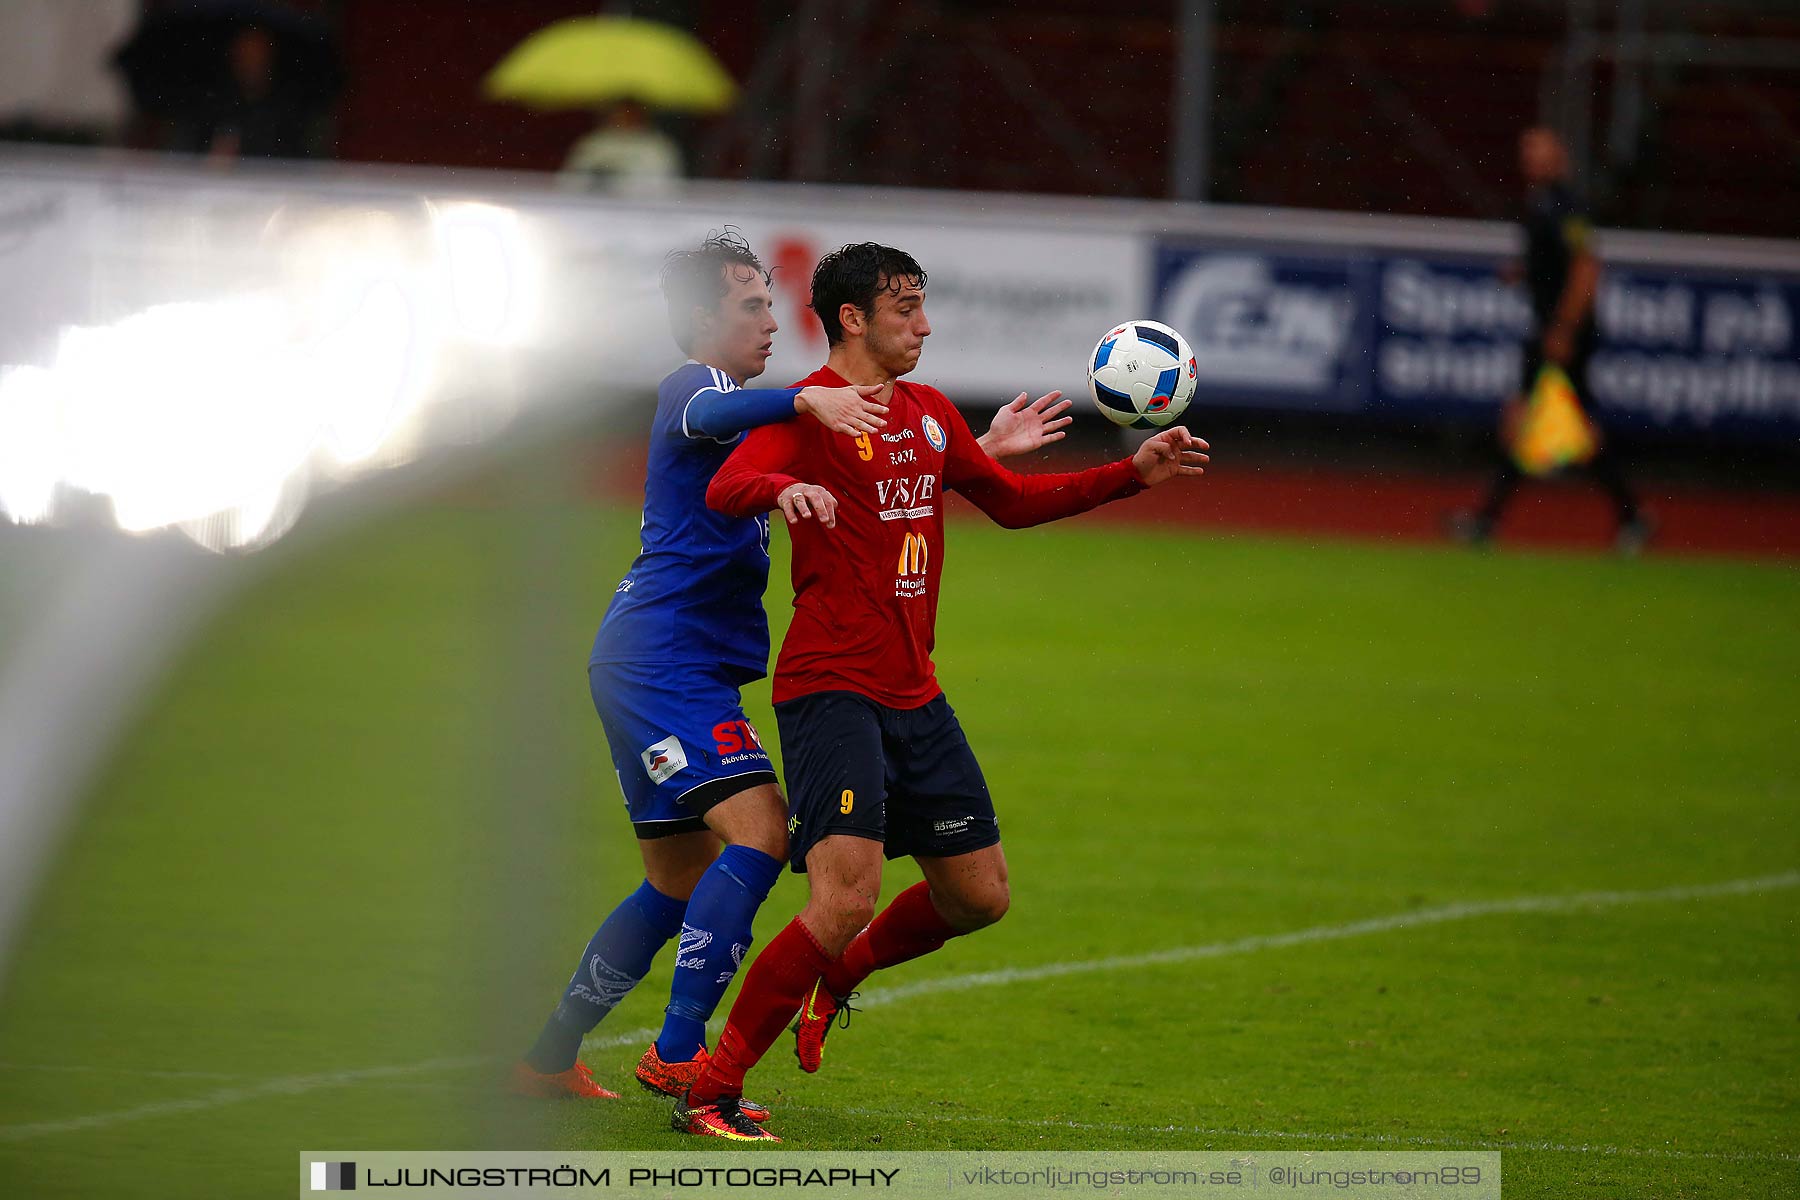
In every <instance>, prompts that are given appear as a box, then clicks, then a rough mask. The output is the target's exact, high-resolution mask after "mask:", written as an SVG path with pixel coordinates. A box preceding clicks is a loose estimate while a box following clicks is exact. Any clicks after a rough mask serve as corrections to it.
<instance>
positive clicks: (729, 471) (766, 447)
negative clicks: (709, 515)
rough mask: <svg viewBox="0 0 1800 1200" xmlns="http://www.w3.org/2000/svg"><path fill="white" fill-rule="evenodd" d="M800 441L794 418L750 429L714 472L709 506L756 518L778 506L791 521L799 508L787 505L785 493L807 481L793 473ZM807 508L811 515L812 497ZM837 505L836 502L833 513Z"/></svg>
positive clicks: (798, 460)
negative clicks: (782, 422)
mask: <svg viewBox="0 0 1800 1200" xmlns="http://www.w3.org/2000/svg"><path fill="white" fill-rule="evenodd" d="M800 442H801V439H800V434H799V430H798V428H797V427H796V425H795V424H794V422H792V421H789V422H788V423H786V424H784V425H764V426H763V427H762V428H761V429H753V430H751V431H750V434H749V436H748V437H746V438H745V439H744V440H743V441H742V442H741V443H740V444H739V445H738V448H737V449H735V450H733V451H732V452H731V454H730V456H729V457H727V458H726V459H725V461H724V462H723V463H721V464H720V465H719V469H718V470H717V471H715V472H713V477H712V482H711V483H709V484H707V485H706V504H707V507H709V508H713V509H717V510H718V511H719V512H722V513H724V514H726V515H727V516H732V517H754V516H756V515H757V514H759V513H766V512H768V511H769V510H770V509H774V508H779V509H781V510H782V511H783V512H784V513H785V514H786V515H787V517H788V519H789V520H790V521H791V520H793V519H795V517H796V516H798V510H797V508H790V507H789V505H787V504H784V503H783V501H782V496H783V494H784V493H785V492H787V491H788V490H789V489H790V488H793V487H795V486H797V485H801V484H804V483H805V482H806V481H805V480H803V479H797V478H795V477H794V475H793V474H792V472H793V471H794V470H796V469H797V468H798V464H799V462H800ZM807 508H808V510H809V512H808V515H811V513H810V509H811V508H812V505H811V503H810V500H809V502H808V504H807ZM835 508H836V506H835V503H834V504H833V511H834V512H835Z"/></svg>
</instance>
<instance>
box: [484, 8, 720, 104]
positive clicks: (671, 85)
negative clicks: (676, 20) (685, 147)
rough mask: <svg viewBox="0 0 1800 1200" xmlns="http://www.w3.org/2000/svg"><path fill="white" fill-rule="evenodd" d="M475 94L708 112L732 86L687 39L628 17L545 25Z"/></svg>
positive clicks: (674, 30) (653, 23) (708, 56)
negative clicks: (631, 102) (629, 102)
mask: <svg viewBox="0 0 1800 1200" xmlns="http://www.w3.org/2000/svg"><path fill="white" fill-rule="evenodd" d="M482 90H483V91H484V92H486V93H487V95H488V96H489V97H490V98H491V99H494V100H510V101H512V102H513V103H516V104H525V105H529V106H530V107H532V108H545V109H559V108H595V107H597V106H599V105H602V104H607V103H611V102H615V101H620V100H635V101H637V102H638V103H640V104H645V105H648V106H650V107H652V108H664V109H677V110H680V111H683V112H700V113H714V112H722V111H724V110H725V109H727V108H730V107H731V104H732V101H733V100H735V99H736V98H737V84H735V83H733V82H732V80H731V76H730V75H728V74H726V73H725V68H723V67H721V66H720V65H719V60H718V59H716V58H714V57H713V54H712V51H711V50H708V49H707V48H706V46H705V45H704V44H702V43H701V42H700V41H699V40H698V39H697V38H695V37H694V36H693V35H692V34H690V33H688V32H687V31H686V30H683V29H677V28H676V27H675V26H673V25H664V24H662V23H661V22H660V21H644V20H638V19H636V18H632V17H571V18H570V19H569V20H566V21H558V22H557V23H556V24H554V25H550V26H546V27H545V28H543V29H540V30H538V31H537V32H536V33H534V34H532V35H531V36H530V37H528V38H526V39H525V40H524V41H523V42H520V43H519V44H518V45H517V46H515V47H514V48H513V51H512V53H510V54H508V55H507V56H506V58H505V59H503V60H502V61H501V63H500V65H499V66H497V67H495V68H494V69H493V70H492V71H491V72H489V73H488V77H487V78H486V79H485V80H483V81H482Z"/></svg>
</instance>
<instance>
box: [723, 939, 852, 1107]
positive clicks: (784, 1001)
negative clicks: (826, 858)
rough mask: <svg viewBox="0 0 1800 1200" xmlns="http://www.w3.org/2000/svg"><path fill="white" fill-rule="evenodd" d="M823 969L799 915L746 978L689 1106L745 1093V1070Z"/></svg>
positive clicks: (816, 945) (821, 957) (819, 954)
mask: <svg viewBox="0 0 1800 1200" xmlns="http://www.w3.org/2000/svg"><path fill="white" fill-rule="evenodd" d="M864 933H865V934H866V933H867V930H865V931H864ZM827 965H828V960H827V959H826V956H825V951H824V950H822V949H820V947H819V943H818V940H817V939H816V938H814V937H813V935H812V931H811V930H809V929H808V928H807V927H806V926H804V925H802V924H801V923H800V918H799V917H795V918H794V919H793V920H792V921H789V922H788V923H787V925H786V926H785V927H784V928H783V929H782V931H781V932H780V933H778V934H776V935H775V938H774V940H773V941H771V942H770V943H769V944H768V945H767V946H764V947H763V951H762V953H761V954H758V955H757V956H756V961H755V962H753V963H751V964H750V970H749V971H748V972H747V973H746V974H745V975H744V988H743V990H742V991H741V992H739V993H738V998H737V1002H736V1003H734V1004H733V1005H732V1006H731V1015H730V1016H729V1017H727V1018H726V1020H725V1032H723V1033H721V1034H720V1035H719V1045H718V1048H717V1049H716V1050H714V1051H713V1054H712V1058H711V1061H709V1062H708V1063H707V1066H706V1069H705V1070H704V1071H702V1072H701V1073H700V1078H699V1079H698V1080H696V1081H695V1082H694V1086H693V1089H692V1091H690V1092H689V1096H690V1098H691V1103H694V1104H711V1103H712V1102H713V1101H715V1100H717V1099H718V1098H719V1097H720V1096H740V1095H742V1094H743V1092H744V1072H745V1071H748V1070H749V1069H750V1068H751V1067H754V1066H755V1065H756V1064H757V1062H758V1061H760V1060H761V1058H762V1056H763V1055H764V1054H766V1053H767V1052H768V1049H769V1047H770V1046H773V1045H774V1044H775V1039H776V1038H778V1037H780V1036H781V1031H782V1030H783V1029H786V1028H787V1026H788V1023H789V1022H790V1021H792V1020H793V1019H794V1013H796V1012H797V1011H799V1008H800V1005H801V1004H802V1003H803V1002H804V1001H805V1000H806V993H807V992H808V991H809V990H810V989H811V988H812V985H813V982H814V981H815V980H817V979H818V978H819V976H821V975H823V974H824V973H825V968H826V966H827Z"/></svg>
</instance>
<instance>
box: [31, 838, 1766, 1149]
mask: <svg viewBox="0 0 1800 1200" xmlns="http://www.w3.org/2000/svg"><path fill="white" fill-rule="evenodd" d="M1792 887H1800V871H1787V872H1784V873H1782V874H1779V875H1764V876H1759V877H1757V878H1754V879H1733V880H1727V881H1726V882H1724V883H1707V884H1694V885H1688V886H1682V887H1668V888H1657V889H1654V890H1650V891H1638V892H1580V893H1576V894H1574V895H1562V896H1519V897H1515V898H1513V899H1511V900H1485V901H1471V902H1469V903H1466V904H1448V905H1444V906H1442V907H1440V908H1423V909H1419V910H1418V911H1417V912H1410V913H1396V914H1394V915H1392V916H1387V917H1372V918H1370V919H1368V920H1363V921H1351V922H1349V923H1347V924H1343V925H1317V926H1314V927H1312V928H1310V929H1300V930H1296V931H1294V932H1292V933H1277V934H1262V935H1257V936H1254V937H1247V938H1238V939H1235V940H1233V941H1228V942H1212V943H1209V944H1207V945H1202V946H1181V947H1177V948H1175V949H1173V950H1159V951H1156V952H1155V953H1152V954H1137V955H1123V956H1118V957H1112V958H1097V959H1089V960H1086V961H1083V962H1072V963H1047V964H1044V965H1042V966H1037V967H1013V968H1007V969H1004V970H999V971H980V972H976V973H974V974H970V975H950V976H945V977H942V978H938V979H924V980H920V981H919V982H918V983H912V984H905V985H902V986H900V987H893V988H881V989H876V990H872V991H870V992H868V993H867V994H866V995H865V997H864V1001H865V1003H866V1004H867V1005H868V1006H869V1007H875V1006H878V1005H883V1004H892V1003H894V1002H896V1001H899V1000H904V999H908V998H910V997H913V996H925V995H933V994H936V993H939V992H959V991H966V990H968V989H970V988H981V987H998V986H1001V985H1004V984H1010V983H1029V982H1033V981H1035V980H1040V979H1055V978H1058V977H1061V976H1064V975H1079V974H1088V973H1091V972H1099V971H1123V970H1136V969H1139V968H1143V967H1155V966H1164V965H1168V964H1171V963H1185V962H1195V961H1199V960H1201V959H1210V958H1225V957H1227V956H1230V955H1234V954H1249V953H1252V952H1255V951H1258V950H1272V949H1277V948H1279V947H1283V946H1300V945H1307V944H1310V943H1314V942H1329V941H1339V940H1342V939H1344V938H1353V937H1363V936H1367V935H1369V934H1374V933H1387V932H1391V931H1393V930H1396V929H1411V928H1416V927H1419V926H1424V925H1440V924H1443V923H1445V922H1448V921H1464V920H1469V919H1471V918H1474V917H1486V916H1497V915H1503V914H1511V913H1564V912H1579V911H1585V910H1591V909H1599V908H1615V907H1618V906H1620V905H1626V904H1645V903H1655V902H1662V901H1671V900H1703V899H1711V898H1714V897H1719V896H1745V895H1754V894H1757V893H1761V892H1771V891H1778V890H1781V889H1785V888H1792ZM656 1033H657V1031H656V1030H654V1029H633V1030H630V1031H628V1032H625V1033H615V1034H609V1035H607V1036H605V1037H599V1038H592V1039H589V1040H587V1041H584V1042H583V1046H584V1047H588V1048H592V1049H596V1050H598V1049H611V1048H614V1047H617V1046H623V1045H631V1044H635V1043H639V1042H644V1041H648V1040H649V1039H650V1038H652V1037H655V1036H656ZM495 1061H496V1060H495V1059H493V1058H491V1057H489V1056H486V1055H476V1056H463V1057H460V1058H437V1059H430V1060H428V1061H426V1062H421V1063H412V1064H406V1065H400V1066H389V1067H368V1068H364V1069H361V1070H354V1071H332V1072H326V1073H323V1074H318V1075H290V1076H287V1077H285V1078H279V1079H270V1080H267V1081H265V1082H263V1083H259V1084H252V1085H248V1086H244V1087H232V1088H222V1089H220V1090H218V1091H214V1092H208V1093H206V1094H205V1095H203V1096H194V1097H191V1098H189V1099H186V1100H168V1101H161V1102H158V1103H155V1104H140V1105H137V1106H136V1107H133V1108H125V1109H116V1110H114V1111H112V1112H103V1113H94V1114H92V1115H90V1116H85V1117H72V1118H69V1119H67V1120H62V1121H37V1122H33V1123H30V1124H25V1125H0V1142H20V1141H25V1140H27V1139H30V1138H36V1137H45V1136H49V1135H51V1134H58V1133H76V1132H80V1131H82V1130H88V1129H101V1128H105V1127H106V1126H108V1125H117V1124H120V1123H123V1122H126V1121H140V1120H145V1119H148V1118H152V1117H163V1116H173V1115H176V1114H180V1113H189V1112H202V1111H204V1110H206V1109H209V1108H220V1107H223V1106H225V1105H230V1104H241V1103H243V1102H245V1101H248V1100H259V1099H262V1098H264V1097H269V1096H293V1095H300V1094H303V1093H305V1092H312V1091H318V1090H319V1089H321V1088H332V1087H343V1086H345V1085H348V1084H353V1083H360V1082H362V1081H363V1080H372V1079H389V1078H394V1077H396V1076H404V1075H412V1074H419V1073H423V1072H428V1071H440V1070H456V1069H461V1068H465V1067H474V1066H484V1065H488V1064H491V1063H493V1062H495ZM839 1111H843V1110H839ZM984 1119H985V1118H984ZM1243 1136H1250V1135H1249V1134H1248V1133H1247V1132H1246V1133H1245V1134H1244V1135H1243ZM1295 1136H1300V1135H1295ZM1521 1148H1525V1147H1521ZM1548 1148H1550V1147H1548V1146H1547V1147H1546V1149H1548ZM1569 1149H1572V1150H1573V1149H1577V1148H1575V1147H1570V1148H1569ZM1605 1152H1607V1151H1606V1150H1604V1149H1602V1148H1596V1149H1595V1150H1594V1151H1593V1153H1605ZM1617 1153H1621V1154H1626V1153H1640V1152H1639V1151H1631V1150H1625V1149H1618V1150H1617ZM1641 1153H1650V1152H1649V1151H1643V1152H1641Z"/></svg>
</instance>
